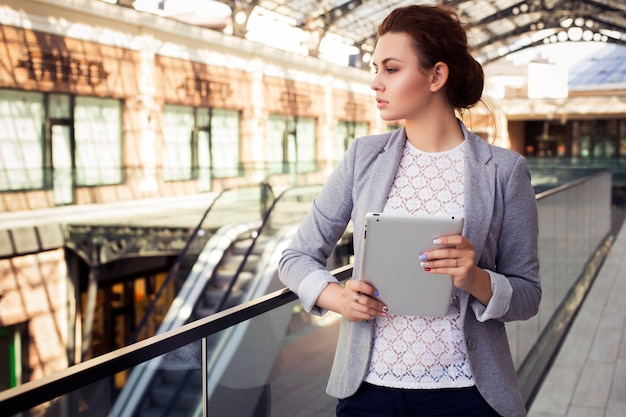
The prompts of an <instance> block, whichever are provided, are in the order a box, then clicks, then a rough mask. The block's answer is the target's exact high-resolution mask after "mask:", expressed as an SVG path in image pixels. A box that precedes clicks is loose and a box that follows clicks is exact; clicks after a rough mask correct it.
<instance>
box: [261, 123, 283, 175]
mask: <svg viewBox="0 0 626 417" xmlns="http://www.w3.org/2000/svg"><path fill="white" fill-rule="evenodd" d="M286 125H287V122H286V121H285V117H284V116H277V115H270V116H269V118H268V120H267V130H266V131H267V146H266V148H265V149H266V152H267V156H266V160H267V164H268V174H280V173H282V172H283V170H284V167H283V165H284V162H285V160H286V156H285V155H284V151H285V131H286V130H287V126H286Z"/></svg>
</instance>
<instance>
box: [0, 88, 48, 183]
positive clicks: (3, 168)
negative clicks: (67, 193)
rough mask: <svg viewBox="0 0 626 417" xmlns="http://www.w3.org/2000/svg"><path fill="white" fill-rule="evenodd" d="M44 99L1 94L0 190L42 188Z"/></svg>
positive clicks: (7, 93) (1, 91) (35, 96)
mask: <svg viewBox="0 0 626 417" xmlns="http://www.w3.org/2000/svg"><path fill="white" fill-rule="evenodd" d="M43 121H44V108H43V95H42V94H39V93H29V92H21V91H20V92H17V91H9V90H0V190H28V189H40V188H42V187H43V186H44V175H43V174H44V165H43V160H44V158H43V138H42V134H41V132H42V126H43Z"/></svg>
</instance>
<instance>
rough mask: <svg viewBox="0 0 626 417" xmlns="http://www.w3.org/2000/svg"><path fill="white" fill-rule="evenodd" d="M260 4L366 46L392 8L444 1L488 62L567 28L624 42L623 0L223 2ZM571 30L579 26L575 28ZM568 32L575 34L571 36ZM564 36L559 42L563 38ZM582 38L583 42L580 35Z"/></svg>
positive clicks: (479, 56)
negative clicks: (466, 29)
mask: <svg viewBox="0 0 626 417" xmlns="http://www.w3.org/2000/svg"><path fill="white" fill-rule="evenodd" d="M223 3H226V4H233V3H248V4H256V7H260V8H263V9H266V10H270V11H273V12H276V13H279V14H281V15H284V16H288V17H289V18H291V19H293V21H294V22H295V24H296V25H298V26H300V27H304V26H305V25H308V27H309V29H312V28H315V30H317V31H320V32H321V34H322V35H327V34H329V33H332V34H335V35H338V36H340V37H341V38H342V39H344V40H348V41H349V42H351V43H352V44H353V45H356V46H359V47H361V46H363V49H364V50H365V51H367V50H368V49H370V48H371V47H373V45H374V42H375V33H376V27H377V26H378V24H379V23H380V22H381V21H382V20H383V18H384V17H385V16H386V15H387V14H388V13H389V12H390V11H391V10H393V9H394V8H396V7H400V6H406V5H409V4H416V3H422V4H434V3H439V4H446V5H449V6H451V7H453V8H455V9H456V10H457V11H458V13H459V15H460V17H461V20H462V21H463V22H464V23H466V24H468V25H469V27H470V30H469V39H470V44H471V45H472V49H473V53H474V55H475V56H476V58H477V59H479V61H482V62H488V61H492V60H495V59H498V58H500V57H502V56H505V55H508V54H509V53H512V52H515V51H518V50H521V49H524V48H527V47H531V46H536V45H539V44H542V43H548V42H551V41H554V39H553V38H552V40H551V37H552V36H553V35H556V34H558V33H559V32H564V33H565V34H566V35H568V37H567V39H569V40H578V39H570V37H572V36H579V34H580V33H581V32H585V33H586V34H585V39H584V40H587V38H590V41H594V40H595V41H603V42H615V43H621V44H622V45H626V1H625V0H525V1H520V0H422V1H419V0H418V1H417V2H416V1H414V0H413V1H411V0H325V1H315V0H258V1H252V2H251V1H248V2H245V1H223ZM572 28H576V30H575V31H572V30H571V29H572ZM569 32H574V33H573V34H572V35H569V34H568V33H569ZM563 36H565V35H561V37H560V38H559V39H557V40H556V41H562V40H563ZM580 40H583V38H582V36H580Z"/></svg>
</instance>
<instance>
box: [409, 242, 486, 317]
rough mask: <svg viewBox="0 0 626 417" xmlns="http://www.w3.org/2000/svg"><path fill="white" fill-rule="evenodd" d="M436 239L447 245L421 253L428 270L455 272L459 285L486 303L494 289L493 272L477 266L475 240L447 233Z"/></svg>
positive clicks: (433, 271)
mask: <svg viewBox="0 0 626 417" xmlns="http://www.w3.org/2000/svg"><path fill="white" fill-rule="evenodd" d="M434 243H436V244H438V245H444V246H446V247H445V248H442V249H434V250H432V251H427V252H423V253H422V254H421V255H420V261H421V263H420V264H421V266H422V267H423V268H424V271H426V272H430V273H432V274H442V275H452V279H453V283H454V286H455V287H457V288H459V289H461V290H464V291H467V292H469V293H470V294H472V295H473V296H474V297H476V298H477V299H478V300H479V301H480V302H481V303H483V304H485V305H486V304H487V303H488V302H489V300H490V299H491V296H492V295H493V292H492V290H491V282H490V278H489V274H488V273H487V272H486V271H484V270H483V269H481V268H479V267H477V266H476V252H475V251H474V244H473V243H472V242H470V241H469V240H468V239H467V238H466V237H464V236H461V235H452V236H443V237H440V238H439V239H436V240H435V242H434Z"/></svg>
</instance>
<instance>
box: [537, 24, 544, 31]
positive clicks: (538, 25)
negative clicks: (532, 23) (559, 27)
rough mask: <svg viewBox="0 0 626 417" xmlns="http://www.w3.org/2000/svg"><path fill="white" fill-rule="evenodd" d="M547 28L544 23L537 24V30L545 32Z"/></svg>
mask: <svg viewBox="0 0 626 417" xmlns="http://www.w3.org/2000/svg"><path fill="white" fill-rule="evenodd" d="M545 27H546V24H545V23H543V22H537V29H539V30H543V28H545Z"/></svg>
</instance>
